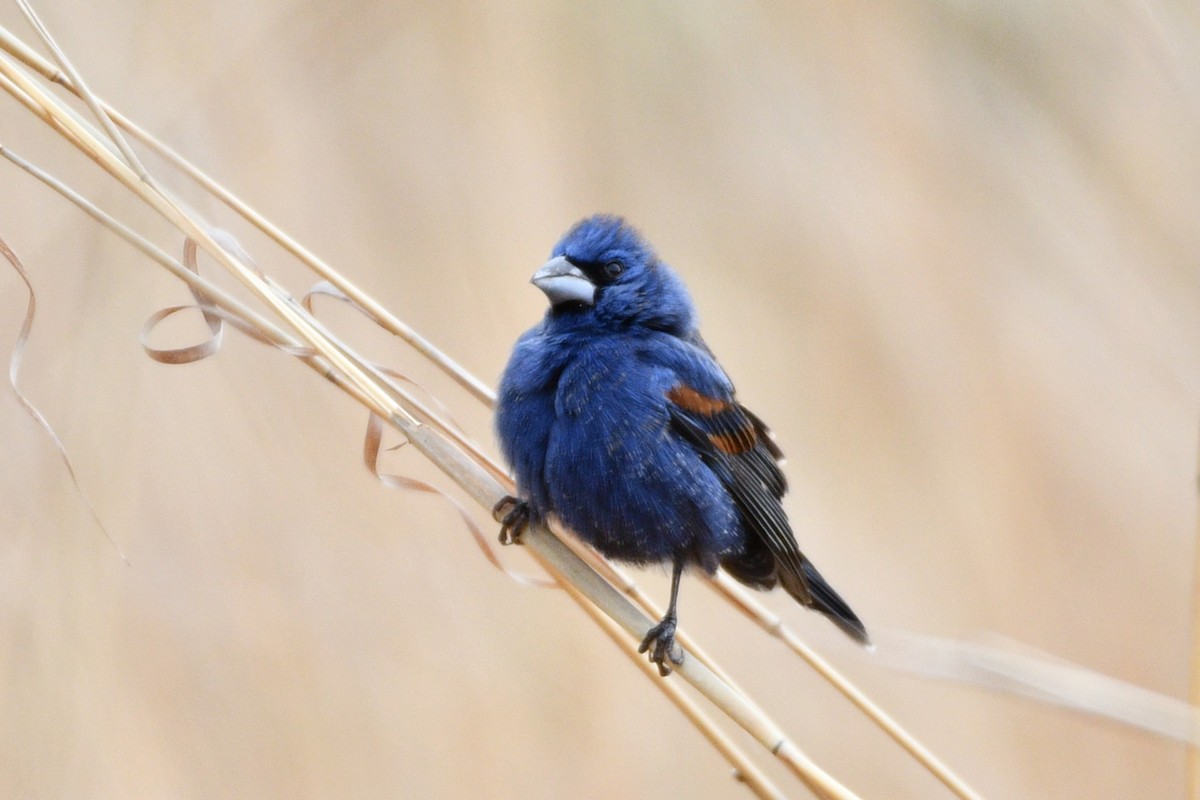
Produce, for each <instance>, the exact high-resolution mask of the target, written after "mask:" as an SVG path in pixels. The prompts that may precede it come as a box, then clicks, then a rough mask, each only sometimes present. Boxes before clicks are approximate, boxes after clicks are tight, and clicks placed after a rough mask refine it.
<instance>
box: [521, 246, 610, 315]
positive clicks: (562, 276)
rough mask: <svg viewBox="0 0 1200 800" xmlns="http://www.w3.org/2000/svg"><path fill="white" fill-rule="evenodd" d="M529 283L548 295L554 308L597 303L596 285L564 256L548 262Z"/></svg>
mask: <svg viewBox="0 0 1200 800" xmlns="http://www.w3.org/2000/svg"><path fill="white" fill-rule="evenodd" d="M529 282H530V283H532V284H533V285H534V286H536V287H538V288H539V289H541V290H542V291H543V292H545V293H546V297H548V298H550V305H552V306H556V305H559V304H561V303H583V304H584V305H588V306H590V305H592V304H593V303H594V302H595V301H596V285H595V284H594V283H592V282H591V281H589V280H588V279H587V276H586V275H584V274H583V271H582V270H581V269H579V267H577V266H575V265H574V264H572V263H571V262H570V261H567V259H565V258H563V257H562V256H558V257H557V258H552V259H550V260H549V261H547V262H546V264H545V265H544V266H543V267H542V268H541V269H539V270H538V271H537V272H535V273H533V277H532V278H530V279H529Z"/></svg>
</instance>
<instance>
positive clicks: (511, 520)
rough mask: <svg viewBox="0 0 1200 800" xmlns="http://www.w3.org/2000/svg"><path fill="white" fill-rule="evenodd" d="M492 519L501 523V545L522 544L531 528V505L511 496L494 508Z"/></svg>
mask: <svg viewBox="0 0 1200 800" xmlns="http://www.w3.org/2000/svg"><path fill="white" fill-rule="evenodd" d="M492 518H493V519H495V520H496V521H497V522H499V523H500V544H520V543H521V535H522V534H523V533H525V528H526V527H528V526H529V503H527V502H525V501H524V500H522V499H520V498H519V497H513V496H512V495H509V496H508V497H505V498H504V499H503V500H501V501H500V502H499V503H496V505H494V506H492Z"/></svg>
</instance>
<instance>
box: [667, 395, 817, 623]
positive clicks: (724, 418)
mask: <svg viewBox="0 0 1200 800" xmlns="http://www.w3.org/2000/svg"><path fill="white" fill-rule="evenodd" d="M677 374H678V373H677ZM706 383H707V384H708V385H707V386H706V387H705V390H704V391H700V390H698V389H696V388H694V387H693V383H692V382H690V381H689V380H687V378H686V377H684V376H680V380H679V382H678V383H676V384H675V385H674V386H672V387H671V388H670V389H669V390H668V391H667V401H668V409H669V411H670V415H671V423H672V427H673V428H674V429H675V431H676V432H678V434H679V435H680V436H681V437H682V438H683V439H684V440H685V441H687V442H688V443H689V444H690V445H691V446H692V447H693V448H695V450H696V452H697V453H698V454H699V455H700V457H701V458H702V459H703V460H704V462H705V464H707V465H708V467H709V468H710V469H712V470H713V472H714V473H716V475H717V477H718V478H719V479H720V480H721V483H722V484H723V485H724V486H725V488H726V489H727V490H728V491H729V494H730V496H731V497H732V498H733V501H734V504H735V505H736V506H737V509H738V512H739V515H740V516H741V519H742V523H743V525H744V526H745V528H746V530H747V532H748V533H749V534H750V535H751V536H755V537H757V538H758V539H759V540H760V541H761V542H762V543H763V544H765V545H766V546H767V548H768V549H769V550H770V552H771V555H772V556H774V559H775V561H776V563H777V565H778V567H779V573H780V578H781V579H782V580H783V582H784V585H785V586H786V587H787V588H788V590H789V592H793V593H794V594H796V595H797V599H798V600H800V601H801V602H804V603H806V604H811V603H812V598H811V596H810V593H809V586H808V581H807V580H806V577H805V569H804V564H805V560H804V556H803V555H802V554H801V553H800V547H799V545H797V544H796V537H795V536H794V535H793V534H792V529H791V526H790V525H789V524H788V520H787V515H786V514H785V513H784V511H783V507H782V506H781V505H780V500H781V499H782V498H783V494H784V492H786V491H787V481H786V480H785V479H784V477H783V472H782V470H780V469H779V463H778V461H779V459H780V458H781V457H782V455H783V454H782V453H781V452H780V450H779V448H778V447H777V446H776V444H775V443H774V442H773V441H772V440H771V438H770V433H769V431H768V430H767V427H766V425H764V424H763V422H762V420H760V419H759V418H758V417H756V416H755V415H754V414H752V413H751V412H750V411H749V410H747V409H746V408H745V407H744V406H742V405H741V404H740V403H738V402H737V401H736V400H735V399H734V396H733V390H732V387H728V386H727V385H726V386H721V385H719V384H717V383H716V382H715V381H706ZM771 583H773V581H771Z"/></svg>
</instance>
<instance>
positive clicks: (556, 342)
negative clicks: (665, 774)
mask: <svg viewBox="0 0 1200 800" xmlns="http://www.w3.org/2000/svg"><path fill="white" fill-rule="evenodd" d="M530 282H531V283H533V285H534V286H536V287H537V288H538V289H540V290H541V291H542V292H544V293H545V295H546V298H547V300H548V301H549V309H548V310H547V311H546V314H545V316H544V318H543V319H542V320H541V322H539V323H538V324H537V325H535V326H534V327H532V328H530V329H529V330H528V331H526V332H525V333H524V334H523V335H521V337H520V338H519V339H518V340H517V342H516V344H515V346H514V348H513V352H512V356H511V357H510V359H509V361H508V364H507V366H506V367H505V369H504V372H503V375H502V377H501V379H500V384H499V391H498V393H497V403H496V412H495V428H496V436H497V440H498V442H499V445H500V450H501V452H502V454H503V456H504V458H505V460H506V462H507V463H508V465H509V467H510V468H511V469H512V471H513V473H514V475H515V478H516V495H514V496H508V497H505V498H504V499H503V500H501V501H500V502H499V503H497V504H496V506H495V509H494V515H495V517H496V519H497V520H498V521H500V523H501V527H500V541H501V543H503V544H514V543H520V541H521V536H522V534H523V533H524V531H525V529H526V527H527V526H528V525H529V524H530V523H543V524H545V523H548V522H549V521H551V520H554V521H556V522H557V523H559V524H560V525H562V526H564V527H565V528H567V529H568V530H569V531H571V532H572V533H574V534H575V535H576V536H577V537H579V538H580V539H582V540H583V541H584V542H586V543H587V544H588V545H590V546H591V547H592V548H594V549H595V550H597V551H599V552H600V553H601V554H602V555H604V556H606V557H608V558H611V559H613V560H616V561H620V562H625V563H631V564H635V565H641V566H645V565H651V564H670V566H671V599H670V603H669V605H668V607H667V611H666V614H665V615H664V616H663V618H662V619H661V620H660V621H659V622H658V623H657V624H656V625H654V626H653V627H651V628H650V629H649V630H648V631H647V632H646V634H645V637H644V638H643V639H642V641H641V643H640V646H639V648H638V652H640V653H648V655H649V659H650V661H651V662H652V663H653V664H655V665H656V666H657V667H658V671H659V673H660V674H661V675H662V676H664V677H665V676H667V675H669V674H670V673H671V671H672V669H673V666H678V665H680V664H682V663H683V662H682V659H683V653H682V651H681V650H680V649H679V648H678V646H677V645H676V644H675V634H676V630H677V627H678V611H677V605H678V599H679V584H680V579H681V576H682V575H683V573H684V571H685V569H699V570H703V571H704V572H706V573H708V574H710V575H711V574H714V573H715V572H716V570H717V568H718V567H720V568H721V569H723V570H724V571H725V572H727V573H728V574H729V575H731V576H733V577H734V578H735V579H736V580H738V581H739V582H741V583H743V584H745V585H747V586H750V587H752V588H755V589H759V590H770V589H773V588H775V587H776V586H782V587H783V589H784V590H785V591H786V592H787V593H788V594H789V595H791V596H792V597H793V598H795V599H796V600H797V601H798V602H799V603H800V604H802V605H804V606H807V607H808V608H810V609H814V610H816V611H819V612H820V613H822V614H824V615H825V616H826V617H828V618H829V619H830V620H831V621H832V622H833V623H834V624H835V625H837V627H838V628H840V629H841V630H842V631H844V632H845V633H846V634H847V635H848V636H850V637H851V638H852V639H854V640H855V641H856V642H859V643H860V644H863V645H865V646H869V644H870V638H869V637H868V635H867V630H866V628H865V626H864V625H863V623H862V621H861V620H859V618H858V617H857V616H856V615H855V613H854V612H853V611H852V610H851V608H850V606H849V605H848V604H847V603H846V601H845V600H843V599H842V598H841V597H840V596H839V595H838V593H837V592H835V591H834V589H833V587H831V586H830V585H829V583H828V582H827V581H826V580H825V579H824V578H823V577H822V576H821V574H820V573H819V572H818V571H817V569H816V567H814V566H813V564H812V562H811V561H809V560H808V559H807V558H806V557H805V556H804V555H803V554H802V553H801V552H800V548H799V546H798V545H797V543H796V537H795V535H794V534H793V532H792V528H791V525H790V524H789V522H788V517H787V514H786V512H785V511H784V509H783V506H782V499H783V496H784V493H785V492H786V491H787V481H786V480H785V478H784V475H783V472H782V470H781V468H780V466H781V462H782V460H783V453H782V451H781V450H780V448H779V447H778V445H776V443H775V441H774V438H773V437H772V435H771V432H770V431H769V430H768V428H767V426H766V425H765V424H764V423H763V421H762V420H761V419H759V418H758V417H757V416H755V415H754V414H753V413H752V412H751V411H750V410H749V409H748V408H746V407H745V406H743V405H742V404H741V402H740V401H739V400H738V398H737V396H736V394H735V392H734V386H733V383H732V382H731V381H730V379H729V377H728V376H727V375H726V373H725V371H724V370H723V369H722V368H721V366H720V365H719V364H718V363H717V359H716V357H715V356H714V355H713V353H712V351H711V350H710V349H709V347H708V345H707V344H705V342H704V340H703V338H701V336H700V331H699V327H698V322H697V317H696V313H695V310H694V306H693V303H692V300H691V297H690V296H689V294H688V291H687V289H686V288H685V286H684V284H683V282H682V280H681V279H680V278H679V276H678V275H677V274H676V273H675V271H674V270H673V269H671V267H669V266H668V265H667V264H666V263H665V262H664V261H662V260H661V259H660V258H659V257H658V255H657V253H656V252H655V250H654V249H653V247H651V245H650V244H649V242H648V241H647V240H646V239H645V238H644V237H643V236H642V234H641V233H640V232H639V231H638V230H637V229H635V228H634V227H633V226H632V225H630V224H629V223H628V222H626V221H625V220H624V219H623V218H622V217H619V216H615V215H608V214H596V215H594V216H590V217H587V218H585V219H582V220H580V221H579V222H577V223H576V224H575V225H573V226H572V227H571V228H570V229H569V230H568V231H567V232H566V234H564V235H563V236H562V238H561V239H560V240H559V241H558V243H557V244H556V245H555V246H554V248H553V250H552V251H551V254H550V260H549V261H547V262H546V263H545V265H544V266H542V267H541V268H540V269H539V270H537V272H535V273H534V275H533V277H532V278H531V279H530Z"/></svg>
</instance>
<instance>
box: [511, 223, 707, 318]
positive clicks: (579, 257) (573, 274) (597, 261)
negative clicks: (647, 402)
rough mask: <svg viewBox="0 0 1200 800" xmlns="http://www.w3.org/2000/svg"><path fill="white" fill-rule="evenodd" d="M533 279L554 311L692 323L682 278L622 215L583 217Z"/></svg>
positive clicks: (567, 313) (553, 313)
mask: <svg viewBox="0 0 1200 800" xmlns="http://www.w3.org/2000/svg"><path fill="white" fill-rule="evenodd" d="M550 255H551V258H550V260H549V261H547V262H546V264H545V265H544V266H543V267H542V268H541V269H539V270H538V271H537V272H536V273H534V276H533V278H531V279H530V280H531V282H532V283H533V285H535V286H537V287H538V288H539V289H541V290H542V291H543V292H545V293H546V297H547V298H549V300H550V308H551V312H550V313H551V314H552V315H555V316H580V315H582V316H588V317H591V318H592V319H594V320H595V321H597V322H599V323H601V324H605V325H612V326H616V327H628V326H632V325H641V326H644V327H647V328H653V329H655V330H664V331H668V332H670V333H675V334H684V333H687V332H688V331H690V330H691V329H692V327H693V326H694V321H693V312H692V301H691V298H689V297H688V294H687V290H686V289H685V288H684V286H683V283H682V282H681V281H680V280H679V278H678V277H677V276H676V275H675V273H674V272H673V271H672V270H671V268H670V267H668V266H667V265H666V264H664V263H663V262H661V261H659V259H658V256H657V255H656V254H655V252H654V249H653V248H652V247H651V246H650V244H649V242H647V241H646V240H645V239H643V238H642V235H641V234H640V233H638V232H637V231H636V230H635V229H634V228H633V227H632V226H630V225H629V224H628V223H627V222H625V220H623V219H622V218H621V217H616V216H610V215H606V214H597V215H595V216H592V217H588V218H586V219H583V220H580V221H579V222H577V223H575V225H574V226H573V227H572V228H571V229H570V230H569V231H567V232H566V234H565V235H564V236H563V237H562V239H560V240H559V242H558V244H556V245H555V246H554V250H553V251H552V252H551V254H550Z"/></svg>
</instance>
